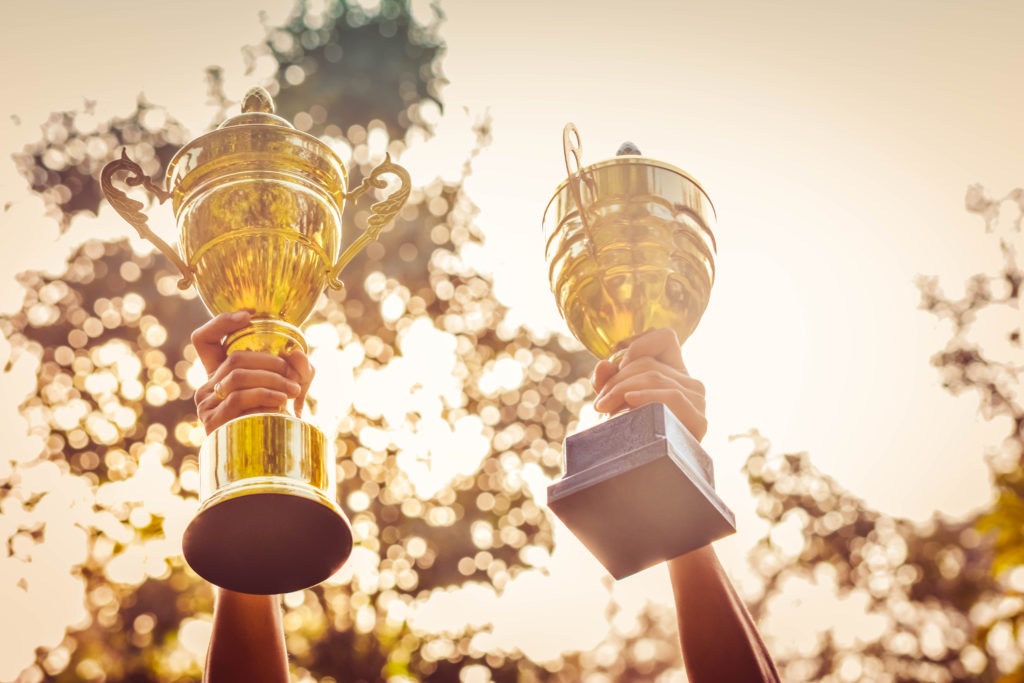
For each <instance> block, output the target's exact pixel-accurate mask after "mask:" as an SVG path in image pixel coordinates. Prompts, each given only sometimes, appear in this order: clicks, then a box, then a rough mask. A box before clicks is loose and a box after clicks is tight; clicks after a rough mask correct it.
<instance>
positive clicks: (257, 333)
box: [224, 318, 309, 356]
mask: <svg viewBox="0 0 1024 683" xmlns="http://www.w3.org/2000/svg"><path fill="white" fill-rule="evenodd" d="M224 346H225V348H226V349H227V352H228V353H229V354H230V353H234V352H235V351H265V352H267V353H272V354H274V355H275V356H277V355H280V354H282V353H287V352H289V351H293V350H295V349H298V350H300V351H302V352H303V353H308V352H309V346H308V345H307V344H306V338H305V337H304V336H302V332H301V331H299V328H297V327H295V326H294V325H291V324H289V323H286V322H284V321H283V320H275V319H273V318H253V319H252V321H251V322H250V323H249V325H248V326H246V327H243V328H242V329H240V330H238V331H237V332H235V333H234V334H232V335H230V336H229V337H228V338H227V340H226V342H225V344H224Z"/></svg>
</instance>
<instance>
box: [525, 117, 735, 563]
mask: <svg viewBox="0 0 1024 683" xmlns="http://www.w3.org/2000/svg"><path fill="white" fill-rule="evenodd" d="M563 147H564V153H565V165H566V171H567V173H568V176H569V177H568V179H567V180H566V181H564V182H563V183H562V184H561V185H559V186H558V189H556V190H555V194H554V196H553V197H552V198H551V201H550V202H549V203H548V206H547V209H545V211H544V218H543V225H544V236H545V241H546V245H545V253H546V258H547V263H548V268H549V271H548V276H549V279H550V280H551V289H552V291H553V292H554V294H555V299H556V301H557V303H558V308H559V311H560V312H561V314H562V317H563V318H565V321H566V323H567V324H568V326H569V330H570V331H571V332H572V334H573V335H574V336H575V337H576V338H577V339H579V341H580V342H581V343H582V344H583V345H584V346H585V347H586V348H587V349H588V350H589V351H590V352H591V353H593V354H594V355H595V356H597V357H598V358H609V357H611V356H612V355H613V354H615V353H616V352H617V351H619V350H620V349H622V348H624V347H625V345H626V344H628V343H629V341H630V340H631V339H633V338H634V337H636V336H637V335H639V334H641V333H643V332H646V331H648V330H652V329H658V328H670V329H673V330H675V332H676V334H677V335H678V337H679V340H680V342H683V341H685V340H686V338H687V337H689V336H690V334H691V333H692V332H693V330H694V329H695V328H696V327H697V323H698V322H699V321H700V318H701V316H702V315H703V313H704V309H705V308H706V307H707V304H708V299H709V298H710V295H711V284H712V282H713V281H714V276H715V251H716V247H715V238H714V235H713V234H712V227H713V226H714V224H715V210H714V207H713V206H712V204H711V200H710V199H709V198H708V196H707V193H705V192H704V189H703V188H702V187H701V186H700V185H699V184H698V183H697V181H696V180H694V179H693V178H692V177H690V176H689V175H687V174H686V173H684V172H683V171H681V170H679V169H678V168H676V167H674V166H670V165H669V164H666V163H663V162H661V161H656V160H654V159H648V158H645V157H642V156H639V151H638V150H636V148H635V147H632V145H631V144H629V143H626V144H625V145H623V147H622V148H621V149H620V151H619V155H618V156H616V157H615V158H613V159H608V160H605V161H600V162H598V163H595V164H592V165H590V166H586V167H583V166H582V145H581V143H580V136H579V132H578V131H577V130H576V127H575V126H574V125H573V124H571V123H570V124H568V125H566V127H565V130H564V132H563ZM548 506H549V507H550V508H551V509H552V511H554V512H555V514H557V515H558V516H559V518H561V520H562V521H563V522H565V524H566V526H568V527H569V529H570V530H571V531H572V532H573V533H574V534H575V535H576V536H577V537H578V538H579V539H580V540H581V541H582V542H583V544H584V545H586V546H587V548H589V549H590V551H591V552H592V553H593V554H594V555H595V556H596V557H597V558H598V560H600V562H601V564H603V565H604V566H605V568H606V569H607V570H608V571H609V573H611V574H612V576H614V577H615V578H616V579H621V578H623V577H625V576H629V575H630V574H633V573H635V572H637V571H640V570H641V569H644V568H646V567H649V566H651V565H653V564H655V563H657V562H661V561H663V560H667V559H671V558H673V557H677V556H679V555H682V554H684V553H687V552H689V551H691V550H695V549H696V548H699V547H702V546H705V545H707V544H708V543H710V542H711V541H713V540H715V539H717V538H721V537H722V536H725V535H727V534H730V533H733V532H735V531H736V522H735V518H734V517H733V514H732V512H731V511H730V510H729V508H728V507H726V505H725V503H723V502H722V500H721V499H720V498H719V497H718V495H717V494H716V493H715V488H714V470H713V467H712V464H711V459H710V458H709V457H708V455H707V453H706V452H705V451H704V450H703V449H702V448H701V447H700V444H699V443H698V442H697V440H696V439H695V438H694V437H693V436H692V435H691V434H690V433H689V432H688V431H687V430H686V428H685V427H683V426H682V425H681V424H680V423H679V421H678V420H677V419H676V417H675V416H674V415H673V414H672V413H671V412H669V410H668V409H667V408H666V407H665V406H663V405H661V404H652V405H648V406H644V407H642V408H637V409H635V410H630V411H627V412H624V413H622V414H619V415H616V416H615V417H612V418H611V419H609V420H607V421H605V422H603V423H602V424H599V425H597V426H596V427H592V428H590V429H587V430H585V431H583V432H580V433H577V434H574V435H572V436H570V437H569V438H568V439H566V442H565V477H564V478H563V479H562V480H561V481H559V482H557V483H555V484H553V485H551V486H550V487H549V488H548Z"/></svg>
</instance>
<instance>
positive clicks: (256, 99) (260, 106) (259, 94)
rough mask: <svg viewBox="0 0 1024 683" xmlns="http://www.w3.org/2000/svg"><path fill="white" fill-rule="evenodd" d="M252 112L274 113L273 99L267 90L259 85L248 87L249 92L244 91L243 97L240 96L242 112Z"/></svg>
mask: <svg viewBox="0 0 1024 683" xmlns="http://www.w3.org/2000/svg"><path fill="white" fill-rule="evenodd" d="M252 112H258V113H260V114H273V113H274V99H273V98H272V97H271V96H270V93H269V92H267V89H266V88H261V87H260V86H256V87H255V88H249V92H247V93H245V97H243V98H242V113H243V114H249V113H252Z"/></svg>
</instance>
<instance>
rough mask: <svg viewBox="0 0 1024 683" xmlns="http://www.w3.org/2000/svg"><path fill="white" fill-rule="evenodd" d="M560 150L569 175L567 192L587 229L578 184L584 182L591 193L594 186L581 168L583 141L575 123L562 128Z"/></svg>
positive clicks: (584, 208) (581, 194) (580, 190)
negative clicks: (563, 154)
mask: <svg viewBox="0 0 1024 683" xmlns="http://www.w3.org/2000/svg"><path fill="white" fill-rule="evenodd" d="M562 151H563V152H564V153H565V172H566V173H567V174H568V176H569V193H570V194H571V196H572V200H573V201H574V202H575V203H576V209H577V210H578V211H579V214H580V222H581V223H583V228H584V229H585V230H587V231H589V230H590V226H589V225H588V224H587V215H586V214H587V212H586V207H585V206H584V204H583V192H582V188H581V187H580V184H581V182H582V183H584V184H586V185H587V187H588V188H590V191H591V194H593V192H594V186H593V179H592V178H589V177H588V176H587V174H586V173H585V172H584V170H583V141H582V139H581V138H580V131H579V130H578V129H577V128H576V124H575V123H571V122H570V123H567V124H565V128H563V129H562ZM573 162H575V164H574V163H573ZM574 165H575V169H574V168H573V166H574Z"/></svg>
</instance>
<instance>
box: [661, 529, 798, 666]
mask: <svg viewBox="0 0 1024 683" xmlns="http://www.w3.org/2000/svg"><path fill="white" fill-rule="evenodd" d="M668 574H669V578H670V579H671V580H672V592H673V594H674V595H675V600H676V618H677V619H678V620H679V642H680V643H681V645H682V649H683V662H684V663H685V665H686V673H687V676H688V677H689V679H690V681H691V683H703V682H704V681H715V682H717V683H729V682H730V681H736V683H748V682H750V681H773V682H774V681H778V680H779V674H778V672H777V671H776V670H775V664H774V663H773V662H772V657H771V655H770V654H769V653H768V648H767V647H765V644H764V641H763V640H762V639H761V634H760V633H758V631H757V627H756V626H755V625H754V620H753V618H751V616H750V613H749V612H748V611H747V608H746V607H745V606H744V605H743V601H742V600H740V597H739V596H738V595H737V594H736V589H735V588H733V585H732V583H730V582H729V577H727V576H726V575H725V570H724V569H722V565H721V564H720V563H719V562H718V557H717V556H716V555H715V551H714V550H713V549H712V548H711V546H705V547H704V548H700V549H699V550H694V551H693V552H692V553H687V554H686V555H681V556H679V557H677V558H675V559H674V560H669V562H668Z"/></svg>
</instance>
